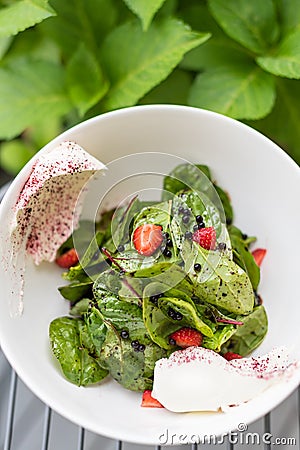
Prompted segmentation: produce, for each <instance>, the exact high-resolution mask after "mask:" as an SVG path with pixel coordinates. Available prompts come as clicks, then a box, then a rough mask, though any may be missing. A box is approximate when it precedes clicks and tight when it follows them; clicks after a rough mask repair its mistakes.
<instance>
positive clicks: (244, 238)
mask: <svg viewBox="0 0 300 450" xmlns="http://www.w3.org/2000/svg"><path fill="white" fill-rule="evenodd" d="M242 239H243V241H245V240H246V239H248V234H245V233H243V234H242Z"/></svg>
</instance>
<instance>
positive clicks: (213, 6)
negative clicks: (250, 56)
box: [208, 0, 279, 54]
mask: <svg viewBox="0 0 300 450" xmlns="http://www.w3.org/2000/svg"><path fill="white" fill-rule="evenodd" d="M208 4H209V7H210V11H211V13H212V15H213V16H214V18H215V19H216V20H217V22H218V23H219V25H220V26H221V27H222V28H223V30H224V31H225V33H227V34H228V36H230V37H231V38H232V39H234V40H236V41H237V42H239V43H240V44H242V45H244V46H245V47H246V48H248V49H249V50H251V51H253V52H255V53H258V54H261V53H264V52H265V51H266V50H267V49H268V48H269V47H270V46H271V45H272V44H274V42H276V40H277V38H278V36H279V26H278V23H277V18H276V10H275V7H274V3H273V1H272V0H264V1H263V2H262V1H261V0H251V1H248V0H226V1H224V0H209V2H208Z"/></svg>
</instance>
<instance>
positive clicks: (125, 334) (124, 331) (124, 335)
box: [120, 330, 129, 339]
mask: <svg viewBox="0 0 300 450" xmlns="http://www.w3.org/2000/svg"><path fill="white" fill-rule="evenodd" d="M120 335H121V338H123V339H128V338H129V333H128V331H127V330H122V331H121V333H120Z"/></svg>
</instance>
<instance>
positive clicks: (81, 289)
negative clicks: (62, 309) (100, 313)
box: [58, 280, 93, 302]
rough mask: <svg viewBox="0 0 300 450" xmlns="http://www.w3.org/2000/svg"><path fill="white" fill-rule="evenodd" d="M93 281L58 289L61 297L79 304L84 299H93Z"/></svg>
mask: <svg viewBox="0 0 300 450" xmlns="http://www.w3.org/2000/svg"><path fill="white" fill-rule="evenodd" d="M92 289H93V281H91V280H89V281H85V282H82V283H78V282H75V281H74V282H73V283H71V284H69V285H68V286H62V287H60V288H58V290H59V292H60V293H61V295H62V296H63V297H64V298H65V299H67V300H70V301H71V302H77V301H78V300H81V299H82V298H83V297H88V298H92Z"/></svg>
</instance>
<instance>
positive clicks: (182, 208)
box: [178, 205, 184, 214]
mask: <svg viewBox="0 0 300 450" xmlns="http://www.w3.org/2000/svg"><path fill="white" fill-rule="evenodd" d="M183 211H184V206H182V205H180V206H179V208H178V214H183Z"/></svg>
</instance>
